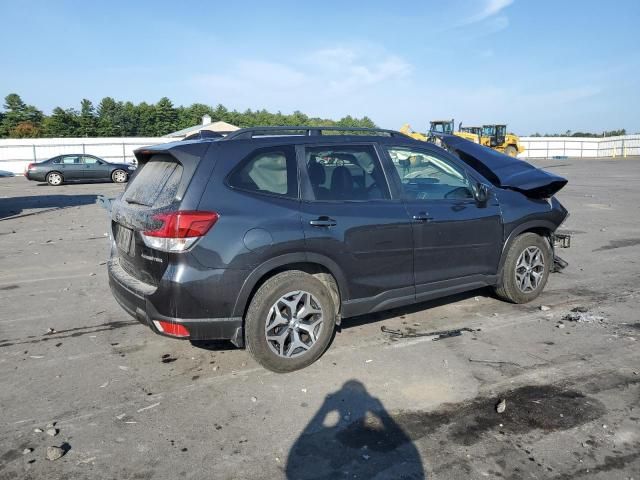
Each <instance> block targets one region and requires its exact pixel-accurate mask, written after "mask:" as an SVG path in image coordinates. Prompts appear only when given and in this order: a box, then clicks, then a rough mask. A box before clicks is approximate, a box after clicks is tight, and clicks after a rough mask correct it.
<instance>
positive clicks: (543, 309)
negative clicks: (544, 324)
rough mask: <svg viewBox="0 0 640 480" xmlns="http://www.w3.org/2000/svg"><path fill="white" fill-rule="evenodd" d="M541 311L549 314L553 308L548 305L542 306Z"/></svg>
mask: <svg viewBox="0 0 640 480" xmlns="http://www.w3.org/2000/svg"><path fill="white" fill-rule="evenodd" d="M540 310H541V311H543V312H547V311H549V310H551V307H548V306H546V305H540Z"/></svg>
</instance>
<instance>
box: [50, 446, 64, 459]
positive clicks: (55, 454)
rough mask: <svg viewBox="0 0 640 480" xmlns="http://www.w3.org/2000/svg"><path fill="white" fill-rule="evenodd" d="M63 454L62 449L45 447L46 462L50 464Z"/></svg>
mask: <svg viewBox="0 0 640 480" xmlns="http://www.w3.org/2000/svg"><path fill="white" fill-rule="evenodd" d="M64 454H65V451H64V449H62V448H60V447H47V460H51V461H52V462H54V461H56V460H58V459H59V458H62V457H63V456H64Z"/></svg>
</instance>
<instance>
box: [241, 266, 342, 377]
mask: <svg viewBox="0 0 640 480" xmlns="http://www.w3.org/2000/svg"><path fill="white" fill-rule="evenodd" d="M336 313H337V306H336V304H335V302H334V300H333V297H332V294H331V292H330V291H329V289H328V288H327V287H326V286H325V285H324V284H323V283H322V282H321V281H320V280H318V279H317V278H315V277H314V276H313V275H309V274H308V273H305V272H301V271H298V270H290V271H287V272H283V273H279V274H277V275H275V276H273V277H271V278H270V279H269V280H267V281H266V282H265V283H264V284H263V285H262V286H261V287H260V288H259V289H258V291H257V292H256V293H255V295H254V296H253V298H252V299H251V304H250V305H249V309H248V310H247V314H246V317H245V344H246V346H247V350H248V351H249V353H250V354H251V356H252V357H253V358H254V359H255V360H256V361H257V362H258V363H259V364H260V365H262V366H263V367H265V368H267V369H269V370H271V371H273V372H277V373H285V372H292V371H294V370H299V369H301V368H304V367H306V366H308V365H311V364H312V363H313V362H315V361H316V360H317V359H318V358H319V357H320V356H321V355H322V354H323V353H324V351H325V350H326V348H327V346H328V345H329V342H330V341H331V338H332V337H333V333H334V331H335V325H336Z"/></svg>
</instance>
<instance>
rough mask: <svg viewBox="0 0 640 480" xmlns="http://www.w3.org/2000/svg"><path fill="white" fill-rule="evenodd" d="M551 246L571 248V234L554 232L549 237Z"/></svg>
mask: <svg viewBox="0 0 640 480" xmlns="http://www.w3.org/2000/svg"><path fill="white" fill-rule="evenodd" d="M551 238H552V239H553V246H554V247H559V248H571V234H570V233H560V232H555V233H554V234H553V236H552V237H551Z"/></svg>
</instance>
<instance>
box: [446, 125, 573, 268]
mask: <svg viewBox="0 0 640 480" xmlns="http://www.w3.org/2000/svg"><path fill="white" fill-rule="evenodd" d="M440 140H441V143H442V146H443V147H444V148H445V149H447V150H448V151H449V152H451V153H452V154H454V155H456V156H457V157H458V158H460V159H461V160H462V161H463V162H465V163H466V164H467V165H469V166H470V167H471V168H473V169H474V170H476V171H477V172H479V173H480V174H481V175H482V176H484V177H485V178H486V179H487V180H489V181H490V182H491V183H492V184H493V185H494V186H495V187H497V188H501V189H506V190H511V191H515V192H519V193H521V194H522V195H524V196H526V197H527V198H529V199H532V200H533V201H534V202H536V201H539V200H547V201H549V204H550V205H551V209H552V210H553V211H555V215H554V216H553V219H552V220H551V223H552V224H554V225H555V226H556V227H557V226H560V225H561V224H562V223H564V222H565V221H566V219H567V217H568V216H569V213H568V212H567V210H566V209H565V208H564V207H563V206H562V205H561V204H560V202H558V201H557V199H555V198H553V196H554V195H555V194H556V193H557V192H558V191H559V190H561V189H562V188H563V187H564V186H565V185H566V184H567V182H568V181H567V179H566V178H564V177H561V176H559V175H556V174H554V173H551V172H547V171H545V170H542V169H540V168H537V167H536V166H534V165H532V164H530V163H528V162H525V161H523V160H519V159H517V158H513V157H509V156H507V155H504V154H503V153H500V152H498V151H496V150H493V149H491V148H488V147H485V146H483V145H479V144H477V143H473V142H469V141H467V140H465V139H463V138H460V137H458V136H455V135H440ZM549 227H551V225H549ZM552 230H553V231H552V232H551V233H550V234H549V236H548V240H549V244H550V246H551V250H552V252H553V266H552V268H551V271H552V272H560V271H562V270H563V269H564V268H566V267H567V266H568V263H567V262H566V261H565V260H563V259H562V258H560V257H559V256H558V255H557V250H558V249H559V248H569V247H571V234H569V233H565V232H559V231H557V230H556V229H555V228H553V229H552Z"/></svg>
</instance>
